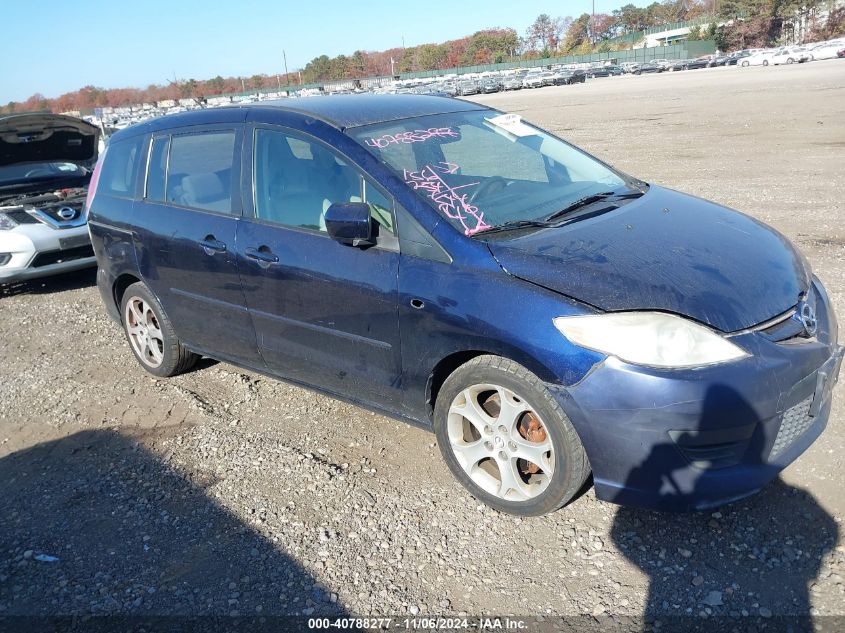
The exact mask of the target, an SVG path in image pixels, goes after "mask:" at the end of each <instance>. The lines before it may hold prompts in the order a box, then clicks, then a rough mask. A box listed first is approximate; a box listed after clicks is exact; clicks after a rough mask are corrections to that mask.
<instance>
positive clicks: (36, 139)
mask: <svg viewBox="0 0 845 633" xmlns="http://www.w3.org/2000/svg"><path fill="white" fill-rule="evenodd" d="M99 142H100V129H99V128H98V127H96V126H94V125H91V124H90V123H86V122H85V121H82V120H81V119H77V118H73V117H69V116H62V115H58V114H49V113H34V114H13V115H9V116H4V117H0V284H3V283H10V282H15V281H22V280H26V279H34V278H37V277H46V276H48V275H53V274H57V273H61V272H68V271H72V270H79V269H81V268H89V267H91V266H94V265H95V264H96V260H95V259H94V251H93V249H92V248H91V241H90V240H89V238H88V227H87V224H86V218H85V212H84V206H85V198H86V196H87V193H88V183H89V181H90V180H91V170H92V168H93V167H94V163H95V162H96V160H97V155H98V151H99Z"/></svg>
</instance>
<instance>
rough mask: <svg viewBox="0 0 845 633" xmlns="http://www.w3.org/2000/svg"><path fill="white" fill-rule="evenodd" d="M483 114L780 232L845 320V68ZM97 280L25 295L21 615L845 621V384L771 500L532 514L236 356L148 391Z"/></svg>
mask: <svg viewBox="0 0 845 633" xmlns="http://www.w3.org/2000/svg"><path fill="white" fill-rule="evenodd" d="M478 100H479V101H483V102H485V103H489V104H492V105H494V106H495V107H499V108H502V109H506V110H510V111H516V112H520V113H521V114H523V116H525V117H526V118H527V119H529V120H532V121H534V122H537V123H538V124H540V125H543V126H545V127H548V128H550V129H551V130H553V131H555V132H557V133H558V134H560V135H562V136H563V137H565V138H567V139H569V140H571V141H573V142H575V143H576V144H578V145H581V146H583V147H584V148H586V149H587V150H589V151H592V152H594V153H595V154H597V155H598V156H599V157H601V158H603V159H605V160H607V161H609V162H611V163H612V164H614V165H616V166H618V167H620V168H622V169H623V170H626V171H629V172H630V173H633V174H635V175H637V176H639V177H641V178H644V179H646V180H653V181H654V182H659V183H661V184H665V185H668V186H670V187H674V188H678V189H682V190H685V191H688V192H691V193H694V194H697V195H701V196H703V197H707V198H711V199H714V200H716V201H718V202H721V203H724V204H727V205H729V206H733V207H736V208H739V209H742V210H744V211H746V212H748V213H750V214H751V215H753V216H755V217H757V218H760V219H762V220H764V221H766V222H768V223H770V224H772V225H773V226H775V227H776V228H778V229H779V230H780V231H782V232H783V233H784V234H786V235H787V236H788V237H789V238H790V239H792V240H794V241H795V242H796V243H797V244H798V245H799V246H800V247H801V248H802V249H803V250H804V252H805V253H806V254H807V256H808V258H809V259H810V261H811V263H812V265H813V267H814V269H815V271H816V273H817V274H818V275H819V276H820V277H821V278H822V280H824V281H825V282H826V284H827V285H828V288H829V290H830V292H831V295H832V298H833V301H834V303H835V304H836V307H837V311H838V313H839V314H840V315H845V283H843V282H845V210H843V207H842V204H841V192H842V190H843V188H845V177H843V175H842V170H841V167H842V165H841V157H842V151H843V146H845V120H843V117H842V114H843V110H842V104H843V103H845V62H839V61H831V62H816V63H813V64H811V65H809V66H800V67H799V66H797V65H796V66H795V67H778V68H751V69H742V70H738V69H733V68H729V69H713V70H702V71H689V72H686V73H673V74H672V75H666V76H644V77H622V78H608V79H598V80H592V81H589V82H588V83H587V84H586V85H583V86H582V85H579V86H572V87H566V86H564V87H556V88H544V89H542V90H536V91H521V92H518V93H508V94H497V95H489V96H486V97H483V98H479V99H478ZM93 282H94V275H93V273H92V272H86V273H82V274H75V275H70V276H63V277H58V278H54V279H50V280H46V281H43V282H38V283H29V284H23V285H19V286H14V287H7V288H5V289H3V290H2V291H0V350H2V378H0V380H2V382H0V491H2V493H1V494H0V615H30V614H41V615H53V614H72V615H85V614H213V615H229V614H238V615H256V614H261V615H268V614H305V615H309V614H331V613H335V614H339V613H354V614H384V615H388V614H389V615H403V616H404V615H416V614H470V615H477V614H481V613H498V614H506V613H510V614H515V615H536V614H564V615H586V616H590V617H594V618H597V619H598V621H600V622H603V623H604V624H603V625H608V623H609V621H608V620H602V618H603V617H608V616H610V617H612V618H624V617H625V616H632V617H635V618H638V617H642V616H646V618H647V619H648V620H649V621H650V622H652V621H654V620H657V621H658V623H659V622H663V623H671V622H672V616H678V615H691V614H692V615H702V616H705V617H709V616H724V615H733V616H740V615H751V616H761V617H763V618H770V617H773V616H774V617H775V618H777V616H780V615H794V616H798V617H799V618H809V617H816V618H817V624H818V623H823V622H828V623H832V622H836V623H839V621H837V620H835V619H831V620H826V619H824V618H823V617H822V616H831V615H842V616H845V600H843V594H845V585H844V584H843V576H845V546H843V540H842V529H841V523H842V519H843V516H845V498H843V496H842V494H841V489H842V484H843V475H842V473H843V458H842V455H843V454H844V452H843V448H845V446H843V444H845V434H843V418H845V389H843V387H842V383H840V385H839V386H837V388H836V390H835V405H834V411H833V415H832V419H831V422H830V425H829V427H828V430H827V431H826V433H825V434H824V435H823V436H822V438H821V439H820V440H819V441H818V442H816V444H815V445H814V446H813V447H811V449H810V450H809V451H808V452H807V453H806V454H805V455H804V456H803V457H802V458H801V459H800V460H799V461H798V462H796V463H795V464H793V465H792V466H790V467H789V468H788V469H787V470H786V471H785V472H784V475H783V477H782V478H781V479H780V480H778V481H776V482H774V483H773V484H771V485H770V486H768V487H767V488H765V489H764V490H763V491H762V492H760V493H759V494H757V495H755V496H754V497H752V498H750V499H748V500H746V501H743V502H740V503H736V504H733V505H730V506H727V507H724V508H721V509H720V510H719V511H717V512H712V513H697V514H686V515H676V514H660V513H654V512H648V511H640V510H631V509H623V508H619V507H617V506H614V505H611V504H607V503H602V502H599V501H597V500H596V499H595V497H594V495H593V494H592V492H591V491H587V492H586V493H585V494H584V495H583V496H582V497H581V498H579V499H578V500H577V501H575V502H574V503H572V504H571V505H569V506H568V507H566V508H564V509H562V510H560V511H559V512H556V513H555V514H553V515H551V516H547V517H543V518H538V519H530V520H529V519H519V518H514V517H510V516H505V515H501V514H498V513H496V512H495V511H492V510H490V509H488V508H486V507H483V506H480V505H479V504H478V503H477V502H475V501H474V500H473V499H472V498H471V497H470V496H469V495H468V494H467V493H465V492H464V491H463V489H461V488H460V487H459V486H458V484H456V483H455V482H454V481H453V480H452V478H451V477H450V475H449V474H448V472H447V469H446V467H445V465H444V464H443V463H442V461H441V458H440V455H439V452H438V450H437V447H436V445H435V443H434V436H433V435H431V434H430V433H428V432H426V431H423V430H420V429H417V428H414V427H410V426H406V425H404V424H402V423H400V422H396V421H393V420H391V419H388V418H385V417H382V416H379V415H375V414H372V413H369V412H366V411H363V410H361V409H358V408H356V407H353V406H350V405H347V404H344V403H341V402H338V401H335V400H332V399H330V398H326V397H323V396H321V395H316V394H314V393H311V392H309V391H306V390H303V389H300V388H297V387H293V386H289V385H286V384H284V383H281V382H276V381H273V380H271V379H268V378H265V377H262V376H258V375H253V374H250V373H246V372H243V371H241V370H239V369H237V368H235V367H232V366H230V365H227V364H222V363H215V362H212V361H204V362H203V363H202V364H201V365H200V366H199V367H198V368H197V369H196V370H195V371H192V372H191V373H189V374H186V375H183V376H180V377H177V378H174V379H167V380H160V379H156V378H154V377H151V376H149V375H148V374H146V373H145V372H144V371H143V370H141V369H140V367H138V366H137V364H136V363H135V361H134V359H133V358H132V356H131V354H130V352H129V349H128V347H127V345H126V344H125V342H124V340H123V338H122V335H121V333H120V331H119V330H118V329H117V327H116V326H115V325H113V324H112V323H111V322H110V321H109V320H108V318H107V317H106V316H105V313H104V311H103V308H102V306H101V303H100V299H99V295H98V294H97V291H96V288H95V287H94V286H93ZM584 622H586V620H585V621H584ZM626 622H627V623H625V622H623V623H621V624H619V626H620V627H630V628H634V629H636V628H641V626H642V625H641V624H638V623H637V622H636V621H633V622H632V621H626ZM841 623H842V624H845V620H842V621H841ZM655 626H656V628H659V624H657V625H655Z"/></svg>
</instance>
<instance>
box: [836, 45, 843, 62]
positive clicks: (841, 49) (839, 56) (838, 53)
mask: <svg viewBox="0 0 845 633" xmlns="http://www.w3.org/2000/svg"><path fill="white" fill-rule="evenodd" d="M836 56H837V57H838V58H839V59H842V58H843V57H845V47H843V48H840V49H839V50H838V51H836Z"/></svg>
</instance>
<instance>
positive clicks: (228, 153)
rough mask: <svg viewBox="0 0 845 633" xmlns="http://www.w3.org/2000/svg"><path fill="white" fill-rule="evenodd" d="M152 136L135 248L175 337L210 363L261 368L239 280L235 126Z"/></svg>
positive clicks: (238, 139)
mask: <svg viewBox="0 0 845 633" xmlns="http://www.w3.org/2000/svg"><path fill="white" fill-rule="evenodd" d="M188 130H189V131H182V132H174V133H169V132H168V133H162V134H157V135H154V136H153V137H152V139H151V143H150V147H149V161H148V173H147V178H146V182H145V187H144V195H143V198H142V199H141V200H140V202H139V203H137V204H136V207H135V218H134V221H133V222H134V225H135V227H136V229H135V233H136V236H135V250H136V253H137V257H138V263H139V268H140V271H141V274H142V276H143V277H144V281H145V282H146V283H147V285H148V286H149V287H150V288H151V290H152V291H153V292H154V293H155V294H156V296H157V297H158V299H159V301H160V302H161V304H162V307H163V308H164V311H165V312H166V313H167V315H168V317H169V319H170V321H171V323H172V324H173V327H174V329H175V330H176V333H177V335H178V336H179V338H180V339H181V340H182V341H184V342H185V343H186V344H187V345H188V346H189V347H191V348H193V349H196V350H198V351H201V352H204V353H207V354H209V355H211V356H214V357H215V358H221V359H226V360H234V361H238V362H242V363H246V364H251V365H262V364H263V363H262V361H261V357H260V355H259V354H258V349H257V346H256V343H255V331H254V328H253V327H252V320H251V318H250V316H249V314H248V313H247V311H246V305H245V303H244V299H243V294H242V292H241V285H240V277H239V276H238V264H237V255H236V252H235V238H236V233H237V225H238V222H239V219H240V213H241V203H240V195H239V182H240V150H241V142H242V137H243V128H242V126H231V125H228V126H200V127H192V128H188Z"/></svg>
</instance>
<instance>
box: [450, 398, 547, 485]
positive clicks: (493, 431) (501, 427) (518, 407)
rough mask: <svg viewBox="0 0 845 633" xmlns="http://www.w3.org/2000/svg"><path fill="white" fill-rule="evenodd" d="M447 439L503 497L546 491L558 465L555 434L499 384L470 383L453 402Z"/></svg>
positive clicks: (479, 481)
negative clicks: (553, 435)
mask: <svg viewBox="0 0 845 633" xmlns="http://www.w3.org/2000/svg"><path fill="white" fill-rule="evenodd" d="M446 428H447V433H448V436H449V444H450V448H451V450H452V453H453V454H454V456H455V458H456V460H457V461H458V463H459V464H460V466H461V468H463V470H464V472H465V473H466V474H467V475H468V476H469V477H470V479H472V481H473V482H474V483H475V484H476V485H478V486H479V487H480V488H481V489H483V490H484V491H485V492H487V493H489V494H492V495H495V496H496V497H499V498H500V499H503V500H505V501H525V500H528V499H533V498H534V497H537V496H538V495H540V494H542V493H543V492H544V491H545V490H546V488H547V487H548V485H549V483H550V482H551V479H552V475H553V474H554V468H555V451H554V446H553V445H552V441H551V437H550V435H549V433H548V432H547V430H546V427H545V424H544V423H543V421H542V420H541V419H540V417H539V415H537V413H536V412H535V411H534V410H533V409H532V407H531V405H530V404H529V403H528V402H526V401H525V399H524V398H522V397H521V396H519V395H518V394H516V393H514V392H513V391H511V390H510V389H506V388H504V387H501V386H499V385H493V384H478V385H473V386H471V387H467V388H466V389H464V390H463V391H461V392H460V393H459V394H458V395H457V396H456V397H455V399H454V400H453V401H452V403H451V405H450V407H449V413H448V417H447V425H446Z"/></svg>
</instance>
